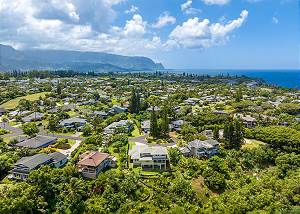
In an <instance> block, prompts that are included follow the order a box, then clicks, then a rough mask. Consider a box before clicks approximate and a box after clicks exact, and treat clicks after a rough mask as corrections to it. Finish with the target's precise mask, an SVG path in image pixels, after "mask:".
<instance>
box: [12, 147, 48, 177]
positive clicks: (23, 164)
mask: <svg viewBox="0 0 300 214" xmlns="http://www.w3.org/2000/svg"><path fill="white" fill-rule="evenodd" d="M51 162H52V158H51V157H50V156H49V155H48V154H45V153H42V154H36V155H33V156H30V157H23V158H21V159H20V160H18V161H17V163H15V165H14V168H13V169H12V170H11V171H10V173H11V174H10V175H9V178H11V179H17V180H25V179H27V178H28V175H29V173H30V172H31V171H32V170H35V169H38V168H40V167H41V166H44V165H48V164H50V163H51Z"/></svg>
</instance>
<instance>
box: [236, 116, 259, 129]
mask: <svg viewBox="0 0 300 214" xmlns="http://www.w3.org/2000/svg"><path fill="white" fill-rule="evenodd" d="M239 118H240V120H242V122H243V124H244V125H245V126H246V127H247V128H253V127H255V125H256V119H255V118H254V117H251V116H250V115H246V116H243V115H242V116H240V117H239Z"/></svg>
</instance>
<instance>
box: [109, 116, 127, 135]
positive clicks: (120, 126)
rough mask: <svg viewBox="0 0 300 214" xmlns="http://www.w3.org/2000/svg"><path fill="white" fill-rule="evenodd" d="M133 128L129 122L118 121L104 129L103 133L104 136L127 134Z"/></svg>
mask: <svg viewBox="0 0 300 214" xmlns="http://www.w3.org/2000/svg"><path fill="white" fill-rule="evenodd" d="M132 127H133V123H132V121H131V120H120V121H118V122H113V123H111V124H110V125H108V126H107V127H105V128H104V130H103V133H104V134H106V135H110V134H115V133H117V132H118V133H128V132H130V130H131V129H132Z"/></svg>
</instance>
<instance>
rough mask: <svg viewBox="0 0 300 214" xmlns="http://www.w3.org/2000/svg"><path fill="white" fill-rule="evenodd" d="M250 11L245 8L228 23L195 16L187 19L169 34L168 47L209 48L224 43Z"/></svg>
mask: <svg viewBox="0 0 300 214" xmlns="http://www.w3.org/2000/svg"><path fill="white" fill-rule="evenodd" d="M247 17H248V11H246V10H243V11H242V12H241V14H240V17H239V18H238V19H235V20H233V21H230V22H228V23H227V24H221V23H212V24H211V23H210V21H209V20H208V19H204V20H202V21H201V20H200V19H199V18H197V17H195V18H192V19H189V20H187V21H186V22H184V23H183V24H182V25H178V26H177V27H176V28H175V29H174V30H173V31H172V32H171V33H170V35H169V41H168V42H167V43H166V44H165V45H166V46H167V47H170V45H172V46H173V47H184V48H207V47H210V46H213V45H218V44H223V43H225V42H226V41H227V40H228V39H229V34H230V33H231V32H232V31H233V30H235V29H237V28H239V27H241V25H242V24H243V23H244V21H245V20H246V18H247Z"/></svg>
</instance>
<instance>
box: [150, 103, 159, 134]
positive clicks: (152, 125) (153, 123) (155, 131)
mask: <svg viewBox="0 0 300 214" xmlns="http://www.w3.org/2000/svg"><path fill="white" fill-rule="evenodd" d="M150 135H151V136H152V137H158V136H159V128H158V124H157V116H156V112H155V111H154V107H152V113H151V119H150Z"/></svg>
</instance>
